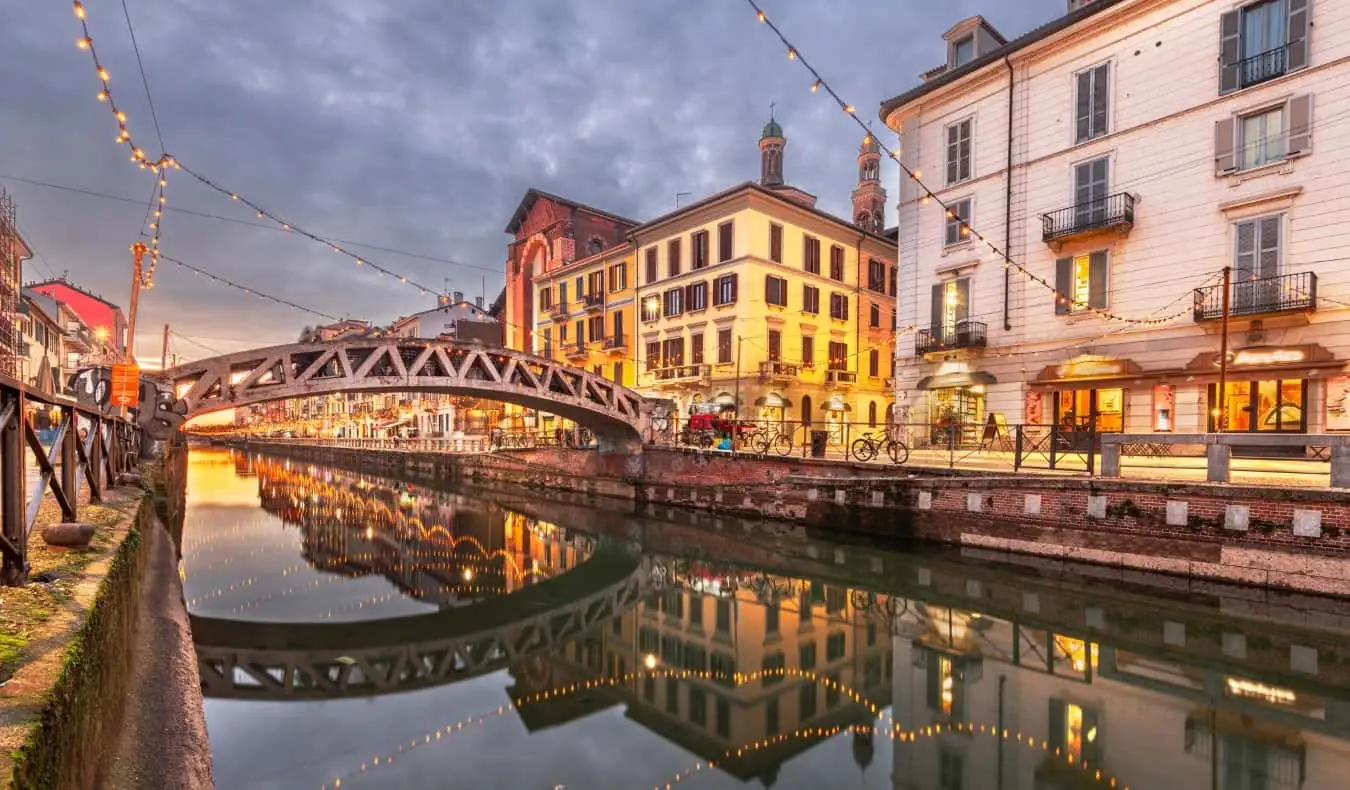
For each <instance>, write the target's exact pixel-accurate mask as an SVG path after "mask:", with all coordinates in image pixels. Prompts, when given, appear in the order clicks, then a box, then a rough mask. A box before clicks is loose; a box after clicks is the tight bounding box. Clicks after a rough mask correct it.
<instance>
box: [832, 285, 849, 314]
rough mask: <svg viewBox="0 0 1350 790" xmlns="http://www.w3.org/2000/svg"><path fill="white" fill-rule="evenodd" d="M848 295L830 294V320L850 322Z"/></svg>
mask: <svg viewBox="0 0 1350 790" xmlns="http://www.w3.org/2000/svg"><path fill="white" fill-rule="evenodd" d="M848 301H849V300H848V294H841V293H837V292H836V293H832V294H830V318H833V319H834V320H836V321H847V320H848Z"/></svg>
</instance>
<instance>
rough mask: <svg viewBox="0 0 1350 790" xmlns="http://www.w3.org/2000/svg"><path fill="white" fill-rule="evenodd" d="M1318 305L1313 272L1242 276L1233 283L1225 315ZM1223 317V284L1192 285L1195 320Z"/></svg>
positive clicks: (1250, 314)
mask: <svg viewBox="0 0 1350 790" xmlns="http://www.w3.org/2000/svg"><path fill="white" fill-rule="evenodd" d="M1316 309H1317V275H1316V274H1315V273H1314V272H1298V273H1295V274H1282V275H1279V276H1277V277H1262V278H1259V279H1255V280H1242V281H1239V282H1234V283H1233V284H1232V291H1231V292H1230V294H1229V300H1228V315H1229V316H1230V317H1236V318H1248V317H1256V316H1267V315H1276V314H1279V313H1310V312H1312V311H1314V310H1316ZM1222 318H1223V286H1222V285H1211V286H1208V287H1206V288H1197V289H1195V320H1196V321H1197V322H1200V321H1216V320H1219V319H1222Z"/></svg>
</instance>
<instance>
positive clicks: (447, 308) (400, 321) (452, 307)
mask: <svg viewBox="0 0 1350 790" xmlns="http://www.w3.org/2000/svg"><path fill="white" fill-rule="evenodd" d="M465 310H467V311H468V312H469V314H470V315H483V316H486V315H487V310H485V309H483V308H481V307H479V306H478V305H476V304H474V303H473V302H470V301H467V300H464V299H461V300H459V301H458V302H455V303H454V304H444V305H439V306H437V307H433V308H431V309H430V310H421V311H419V312H416V313H410V314H408V315H404V316H399V317H398V318H396V319H394V323H393V324H391V325H390V326H391V327H398V326H406V325H407V324H408V323H409V322H411V321H416V320H418V319H420V318H421V317H422V316H429V315H434V314H437V313H439V314H442V315H446V316H451V317H456V318H458V317H462V315H463V311H465ZM452 311H454V312H452Z"/></svg>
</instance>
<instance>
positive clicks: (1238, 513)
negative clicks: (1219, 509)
mask: <svg viewBox="0 0 1350 790" xmlns="http://www.w3.org/2000/svg"><path fill="white" fill-rule="evenodd" d="M1251 520H1252V509H1251V508H1250V507H1248V506H1247V505H1229V506H1228V507H1226V508H1225V509H1224V511H1223V528H1224V529H1231V530H1233V531H1235V532H1246V531H1247V526H1248V525H1249V524H1250V523H1251Z"/></svg>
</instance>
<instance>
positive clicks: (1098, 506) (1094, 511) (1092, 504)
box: [1087, 495, 1106, 518]
mask: <svg viewBox="0 0 1350 790" xmlns="http://www.w3.org/2000/svg"><path fill="white" fill-rule="evenodd" d="M1087 516H1088V518H1106V497H1104V496H1101V495H1096V496H1089V497H1088V498H1087Z"/></svg>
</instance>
